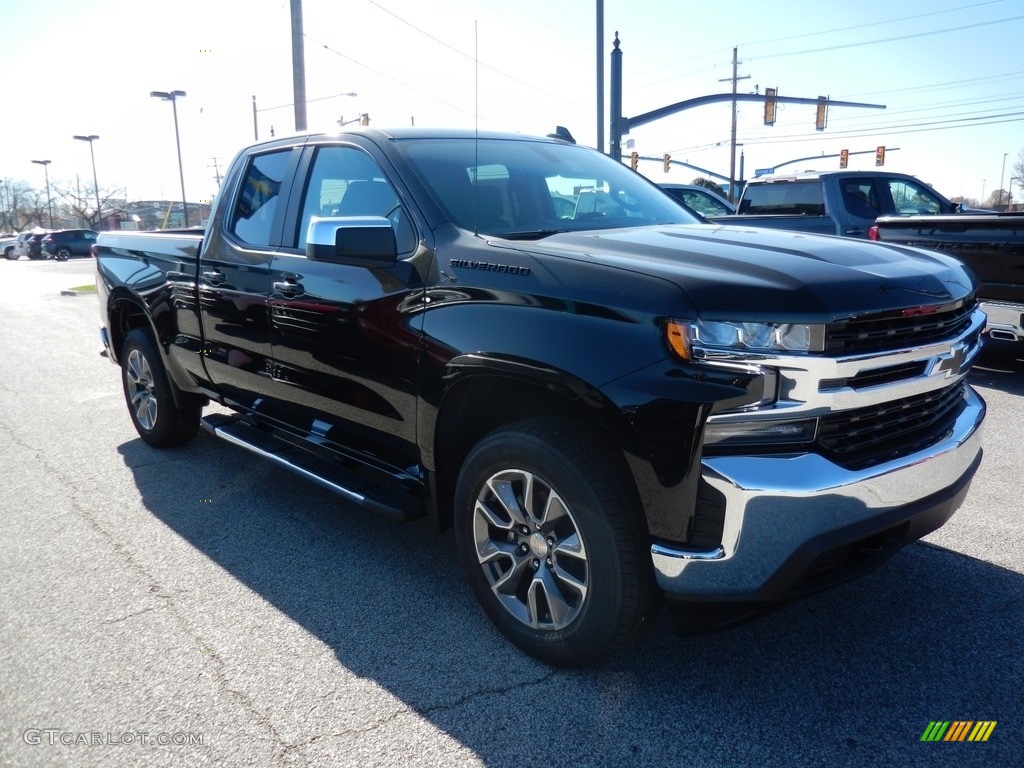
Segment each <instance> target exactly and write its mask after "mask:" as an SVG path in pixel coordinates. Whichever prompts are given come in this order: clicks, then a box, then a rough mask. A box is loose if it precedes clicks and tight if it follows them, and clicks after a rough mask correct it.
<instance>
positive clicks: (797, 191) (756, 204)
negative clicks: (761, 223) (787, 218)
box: [739, 181, 825, 216]
mask: <svg viewBox="0 0 1024 768" xmlns="http://www.w3.org/2000/svg"><path fill="white" fill-rule="evenodd" d="M739 212H740V213H748V214H758V215H766V216H771V215H796V216H800V215H802V216H824V215H825V198H824V194H823V192H822V185H821V182H819V181H808V182H803V181H783V182H776V183H772V184H749V185H747V188H746V189H745V190H744V191H743V200H741V201H740V211H739Z"/></svg>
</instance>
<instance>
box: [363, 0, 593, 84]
mask: <svg viewBox="0 0 1024 768" xmlns="http://www.w3.org/2000/svg"><path fill="white" fill-rule="evenodd" d="M366 2H368V3H369V4H370V5H372V6H374V7H375V8H378V9H380V10H381V11H383V12H384V13H386V14H388V15H389V16H391V17H392V18H394V19H396V20H397V21H400V22H402V23H403V24H405V25H406V26H407V27H409V28H410V29H414V30H416V31H417V32H419V33H420V34H421V35H423V36H424V37H427V38H429V39H431V40H433V41H434V42H435V43H437V44H438V45H442V46H444V47H445V48H447V49H448V50H450V51H453V52H454V53H457V54H458V55H459V56H462V57H463V58H465V59H469V60H470V61H472V62H473V63H474V64H477V65H479V66H481V67H483V68H484V69H489V70H490V71H491V72H494V73H495V74H498V75H501V76H502V77H505V78H508V79H509V80H511V81H512V82H515V83H519V84H520V85H525V86H526V87H527V88H532V89H533V90H535V91H537V92H538V93H543V94H545V95H546V96H550V97H551V98H553V99H561V100H563V101H566V102H568V103H569V104H577V103H578V102H576V101H573V100H572V99H566V98H565V97H564V96H562V95H560V94H557V93H551V91H546V90H544V89H543V88H538V87H537V86H536V85H533V84H532V83H528V82H526V81H525V80H520V79H519V78H518V77H514V76H512V75H510V74H508V73H507V72H502V71H501V70H500V69H497V68H495V67H492V66H491V65H490V64H485V63H484V62H482V61H479V60H478V59H477V58H476V57H475V56H472V55H470V54H468V53H465V52H464V51H460V50H459V49H458V48H456V47H455V46H453V45H450V44H449V43H446V42H445V41H444V40H441V39H440V38H438V37H435V36H434V35H432V34H430V33H429V32H427V31H426V30H423V29H421V28H420V27H417V26H416V25H415V24H413V23H412V22H411V21H408V20H407V19H403V18H402V17H401V16H399V15H398V14H397V13H395V12H394V11H391V10H388V9H387V8H385V7H384V6H383V5H381V4H380V3H378V2H376V1H375V0H366Z"/></svg>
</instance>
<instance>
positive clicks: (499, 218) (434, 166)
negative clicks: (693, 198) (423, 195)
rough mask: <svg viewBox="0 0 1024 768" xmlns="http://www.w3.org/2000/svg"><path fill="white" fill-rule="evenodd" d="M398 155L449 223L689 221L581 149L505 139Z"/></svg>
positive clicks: (449, 143)
mask: <svg viewBox="0 0 1024 768" xmlns="http://www.w3.org/2000/svg"><path fill="white" fill-rule="evenodd" d="M403 149H404V150H405V154H406V157H408V159H409V161H410V163H411V164H412V166H413V168H414V169H415V171H416V173H417V174H418V175H419V176H420V178H421V179H422V180H423V182H424V184H426V186H427V187H428V188H430V189H431V190H432V192H433V193H434V196H435V197H436V198H437V201H438V202H439V203H440V204H441V207H442V208H444V210H445V211H447V213H448V215H449V217H450V218H451V220H452V222H453V223H455V224H456V225H458V226H460V227H462V228H463V229H467V230H470V231H471V232H480V233H482V234H487V235H497V236H500V237H506V238H513V239H514V238H520V239H523V238H540V237H545V236H547V235H551V234H555V233H557V232H570V231H578V230H586V229H612V228H618V227H634V226H643V225H648V224H695V223H697V221H698V220H697V219H696V218H695V217H693V216H691V215H690V214H689V213H688V212H687V211H685V210H683V209H681V208H680V207H679V206H678V205H676V204H675V203H674V202H673V201H672V200H671V199H669V198H667V197H666V196H665V195H664V194H662V193H661V192H660V191H659V190H658V188H657V187H654V186H653V185H651V184H650V183H649V182H648V181H647V180H646V179H644V178H643V177H642V176H639V175H638V174H636V173H634V172H633V171H631V170H630V169H629V168H627V167H626V166H624V165H623V164H622V163H617V162H615V161H614V160H612V159H611V158H609V157H607V156H606V155H602V154H600V153H599V152H596V151H595V150H592V149H587V148H585V147H579V146H572V145H565V144H552V143H548V142H541V141H522V140H510V139H483V138H482V139H479V140H478V141H477V140H473V139H431V140H426V141H424V140H417V141H415V142H409V143H407V144H406V145H405V146H404V147H403Z"/></svg>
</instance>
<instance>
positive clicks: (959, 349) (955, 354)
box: [932, 343, 967, 376]
mask: <svg viewBox="0 0 1024 768" xmlns="http://www.w3.org/2000/svg"><path fill="white" fill-rule="evenodd" d="M965 362H967V345H966V344H962V343H961V344H955V345H954V346H953V347H952V348H951V349H950V350H949V354H948V355H940V356H939V358H938V362H936V364H935V365H934V366H933V367H932V374H933V375H938V374H940V373H943V372H945V373H946V375H947V376H956V375H957V374H959V373H960V370H961V369H962V368H963V367H964V363H965Z"/></svg>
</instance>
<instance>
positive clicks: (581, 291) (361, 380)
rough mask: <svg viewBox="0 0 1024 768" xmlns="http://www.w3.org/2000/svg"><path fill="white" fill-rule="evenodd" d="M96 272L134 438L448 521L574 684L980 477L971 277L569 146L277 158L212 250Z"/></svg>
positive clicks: (294, 151) (243, 185) (813, 580)
mask: <svg viewBox="0 0 1024 768" xmlns="http://www.w3.org/2000/svg"><path fill="white" fill-rule="evenodd" d="M580 199H583V200H584V202H585V203H586V204H579V203H580ZM96 256H97V259H96V264H97V269H98V275H97V285H98V290H99V299H100V309H101V315H102V329H101V336H102V339H103V342H104V344H105V346H106V350H107V353H108V355H109V357H110V359H111V360H113V361H114V362H115V363H117V364H119V365H120V366H121V370H122V381H123V388H124V395H125V399H126V402H127V405H128V410H129V413H130V415H131V418H132V420H133V422H134V424H135V427H136V429H137V430H138V433H139V435H140V436H141V437H142V439H143V440H145V441H146V442H147V443H149V444H151V445H153V446H155V447H166V446H173V445H178V444H181V443H183V442H185V441H187V440H189V439H191V438H192V437H193V436H194V435H195V434H196V432H197V430H198V429H199V427H200V425H201V424H202V425H203V426H205V427H206V428H207V429H208V430H209V431H211V432H212V433H213V434H215V435H217V436H219V437H221V438H224V439H225V440H227V441H229V442H231V443H233V444H235V445H237V446H239V447H241V448H244V449H247V450H249V451H252V452H254V453H256V454H258V455H260V456H262V457H264V458H266V459H267V460H269V461H271V462H274V463H276V464H278V465H280V466H282V467H284V468H287V469H289V470H292V471H294V472H297V473H298V474H299V475H301V476H302V477H305V478H308V479H309V480H312V481H315V482H318V483H320V484H322V485H323V486H325V487H327V488H329V489H331V490H333V491H335V492H336V493H338V494H340V495H341V496H343V497H344V498H345V499H347V500H348V501H349V502H351V503H353V504H355V505H359V506H362V507H365V508H366V509H369V510H372V511H374V512H377V513H380V514H383V515H387V516H390V517H392V518H395V519H398V520H409V519H413V518H417V517H420V516H424V515H429V516H432V517H433V518H434V519H436V521H437V524H438V526H439V527H440V528H442V529H444V528H449V527H453V528H454V533H455V539H456V543H457V548H458V551H459V556H460V558H461V560H462V565H463V567H464V570H465V573H466V577H467V579H468V581H469V583H470V585H471V586H472V589H473V591H474V593H475V595H476V597H477V598H478V600H479V601H480V603H481V605H482V607H483V609H484V611H485V612H486V613H487V615H488V616H489V617H490V619H491V620H492V621H493V622H494V623H495V624H496V625H497V626H498V627H499V628H500V629H501V631H502V632H504V633H505V635H506V636H507V637H508V638H509V639H510V640H511V641H512V642H513V643H515V644H516V645H518V646H519V647H520V648H522V649H523V650H525V651H526V652H528V653H531V654H533V655H535V656H537V657H538V658H540V659H543V660H544V661H546V662H548V663H552V664H556V665H567V666H571V665H583V664H588V663H592V662H594V661H596V660H598V659H600V658H602V657H604V656H606V655H607V654H609V653H612V652H614V651H616V650H618V649H621V648H623V647H625V646H626V645H627V644H628V643H629V642H631V641H632V640H633V639H634V638H636V637H637V636H638V635H639V633H640V632H642V631H643V630H644V629H645V628H646V627H647V626H648V625H649V624H650V623H651V621H652V619H653V617H654V616H655V615H656V612H657V611H658V610H659V607H660V605H661V604H662V602H663V600H666V599H667V600H668V602H669V603H670V605H671V607H673V608H674V609H675V611H677V612H679V613H681V614H683V615H684V616H685V615H688V616H701V615H706V614H707V613H714V612H715V611H717V610H719V609H722V610H723V611H724V613H725V614H726V615H729V616H733V617H739V616H742V615H744V614H746V613H748V612H751V611H753V612H757V611H760V610H763V609H766V608H770V607H773V606H776V605H779V604H782V603H784V602H785V601H788V600H791V599H794V598H798V597H801V596H803V595H806V594H809V593H811V592H814V591H816V590H819V589H821V588H824V587H827V586H829V585H831V584H835V583H837V582H839V581H841V580H843V579H846V578H849V577H851V576H853V575H856V574H858V573H862V572H864V571H865V570H867V569H870V568H872V567H874V566H876V565H878V564H880V563H881V562H883V561H884V560H885V559H886V558H887V557H888V556H889V555H891V554H892V553H893V552H895V551H896V550H898V549H899V547H901V546H902V545H905V544H907V543H909V542H913V541H915V540H916V539H918V538H920V537H921V536H923V535H925V534H927V533H929V532H930V531H932V530H934V529H936V528H937V527H939V526H941V525H942V524H943V523H944V522H945V521H946V520H947V519H948V518H949V517H950V516H951V515H952V514H953V512H954V510H955V509H956V508H957V507H958V506H959V505H960V503H961V501H962V500H963V498H964V496H965V494H966V493H967V491H968V487H969V485H970V481H971V478H972V477H973V475H974V473H975V470H976V469H977V467H978V464H979V462H980V461H981V442H980V441H981V424H982V420H983V417H984V413H985V406H984V403H983V402H982V400H981V399H980V398H979V397H978V395H977V394H976V393H975V392H974V391H973V390H972V388H971V387H970V386H969V385H968V384H967V382H966V381H965V377H966V375H967V372H968V369H969V368H970V365H971V362H972V360H973V359H974V357H975V354H976V353H977V352H978V349H979V346H980V333H981V330H982V327H983V325H984V322H985V318H984V315H983V313H982V312H981V311H980V310H979V309H978V307H977V301H976V296H975V285H974V283H973V280H972V278H971V276H970V274H969V273H968V272H967V271H966V270H965V269H964V268H963V267H962V266H961V265H960V264H959V263H958V262H956V261H955V260H953V259H950V258H947V257H945V256H942V255H939V254H935V253H929V252H925V251H915V250H913V249H906V248H890V247H887V246H885V245H880V244H868V243H862V242H859V241H857V240H850V239H840V238H815V237H810V236H806V235H798V234H796V233H787V232H781V231H769V230H751V229H747V228H729V227H722V226H710V225H707V224H703V223H699V222H697V221H696V220H695V219H694V218H693V217H692V215H691V214H689V213H687V212H686V211H685V210H683V209H682V208H681V207H680V206H678V205H677V204H676V203H674V202H672V201H671V200H670V199H669V198H668V197H666V196H665V195H664V194H663V193H661V192H660V191H658V189H657V188H656V187H654V186H653V185H652V184H650V183H649V182H647V181H646V180H644V179H643V178H642V177H640V176H639V175H637V174H636V173H634V172H633V171H631V170H629V169H628V168H627V167H625V166H623V165H621V164H620V163H617V162H614V161H613V160H611V159H609V158H608V157H606V156H604V155H601V154H600V153H598V152H595V151H593V150H590V149H586V148H583V147H580V146H576V145H574V144H573V143H572V142H571V141H569V140H565V139H564V138H557V137H554V138H532V137H525V136H519V135H514V134H496V133H488V134H480V135H475V134H474V133H472V132H458V131H451V132H446V131H430V130H426V129H401V130H394V131H390V132H386V131H382V130H376V129H363V130H359V131H355V132H343V133H340V134H336V135H304V136H298V137H291V138H286V139H278V140H275V141H271V142H268V143H263V144H258V145H256V146H253V147H250V148H247V149H245V150H243V151H242V152H241V153H240V154H239V155H238V156H237V157H236V158H235V159H234V161H233V163H232V164H231V166H230V169H229V171H228V173H227V176H226V177H225V180H224V184H223V186H222V188H221V193H220V195H219V196H218V198H217V201H216V203H215V205H214V208H213V212H212V216H211V219H210V223H209V226H208V228H207V230H206V231H205V233H201V234H200V233H197V234H187V233H186V234H160V233H129V232H124V233H118V232H104V233H102V234H101V235H100V238H99V242H98V244H97V247H96ZM210 401H215V402H216V403H219V404H221V405H223V406H227V408H228V409H229V414H232V415H228V414H225V413H224V412H223V411H224V409H223V408H219V409H216V410H217V411H219V412H217V413H210V414H208V415H206V416H205V417H203V413H202V411H203V408H204V406H205V405H206V404H208V403H209V402H210ZM360 599H366V597H365V596H363V597H361V598H360ZM371 599H372V598H371ZM865 618H867V617H865Z"/></svg>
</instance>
